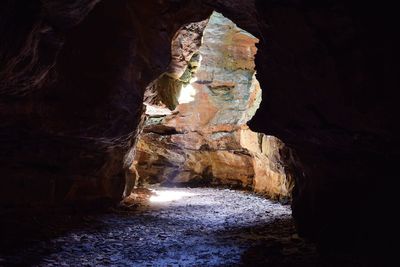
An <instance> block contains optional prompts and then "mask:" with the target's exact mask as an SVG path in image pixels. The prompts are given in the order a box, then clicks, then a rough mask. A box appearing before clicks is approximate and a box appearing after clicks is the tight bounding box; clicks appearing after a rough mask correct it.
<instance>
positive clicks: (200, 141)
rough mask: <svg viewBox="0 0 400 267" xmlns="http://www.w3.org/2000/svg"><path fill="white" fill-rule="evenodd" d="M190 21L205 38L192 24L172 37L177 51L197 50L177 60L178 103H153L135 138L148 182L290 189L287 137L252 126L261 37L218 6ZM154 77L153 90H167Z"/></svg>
mask: <svg viewBox="0 0 400 267" xmlns="http://www.w3.org/2000/svg"><path fill="white" fill-rule="evenodd" d="M204 26H205V27H204ZM191 27H192V28H195V29H201V30H202V42H201V43H196V42H195V45H193V44H191V43H190V42H191V41H192V38H191V35H188V37H186V38H185V36H184V33H185V32H186V29H181V31H183V33H180V32H179V31H178V33H177V34H176V37H175V39H174V40H173V41H172V44H173V46H172V48H173V49H174V48H180V50H178V51H173V53H172V54H173V55H175V58H182V59H184V58H188V56H187V55H191V59H190V60H187V62H188V63H185V64H183V65H184V66H185V69H182V68H181V67H180V68H177V67H176V66H177V65H178V64H177V63H176V62H175V60H172V62H171V65H172V67H170V69H179V70H180V71H175V73H177V74H179V75H177V76H176V77H175V79H172V78H170V79H171V82H170V84H175V87H179V86H180V87H181V90H176V91H175V92H176V95H175V97H176V99H177V100H176V101H177V102H178V105H177V106H176V109H175V110H174V111H173V112H169V114H168V112H165V110H166V109H165V108H163V106H162V105H161V106H160V105H159V106H155V105H147V109H148V110H147V115H148V119H147V122H146V124H145V128H144V132H143V134H142V135H141V136H140V139H139V142H138V145H137V153H138V154H137V162H138V163H137V170H138V172H139V176H141V178H142V179H144V180H148V181H150V182H162V183H168V184H175V185H177V184H191V185H229V186H236V187H239V188H248V189H253V188H254V190H255V191H256V192H259V193H263V194H266V195H268V196H270V197H273V198H281V197H290V192H291V189H292V182H291V181H292V178H291V176H290V174H289V173H287V172H286V171H285V166H284V165H285V164H284V161H283V158H282V157H281V153H282V152H283V150H284V144H283V143H282V142H281V141H280V140H279V139H277V138H274V137H272V136H265V135H264V134H257V133H254V132H252V131H251V130H250V129H248V127H247V126H246V123H247V121H249V120H250V119H251V117H252V116H253V115H254V113H255V112H256V110H257V108H258V106H259V104H260V101H261V89H260V86H259V83H258V81H257V79H256V76H255V74H256V73H255V65H254V57H255V54H256V51H257V49H256V47H255V44H256V43H257V42H258V39H257V38H255V37H254V36H252V35H251V34H249V33H248V32H245V31H243V30H242V29H240V28H238V27H237V26H236V25H235V24H234V23H233V22H232V21H230V20H229V19H227V18H225V17H224V16H223V15H222V14H220V13H217V12H214V13H213V14H212V15H211V17H210V18H209V19H208V20H206V21H202V22H199V23H198V24H195V23H192V24H191ZM193 47H197V49H193ZM186 50H187V51H186ZM178 53H182V54H183V55H182V56H179V55H177V54H178ZM183 62H186V61H183ZM194 65H195V66H196V67H195V68H193V66H194ZM178 66H179V65H178ZM170 76H171V75H170ZM185 81H186V83H185ZM155 84H156V85H154V84H152V85H151V87H150V88H148V90H150V91H153V90H154V89H153V88H154V87H157V88H158V90H161V91H162V90H166V91H169V90H168V89H169V88H170V86H165V83H163V81H162V80H160V79H158V80H156V81H155ZM169 92H171V91H169ZM168 101H169V99H167V102H168Z"/></svg>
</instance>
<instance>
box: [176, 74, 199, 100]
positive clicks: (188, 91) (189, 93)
mask: <svg viewBox="0 0 400 267" xmlns="http://www.w3.org/2000/svg"><path fill="white" fill-rule="evenodd" d="M196 80H197V78H196V77H195V78H192V79H191V80H190V83H189V84H187V85H185V86H182V89H181V93H180V95H179V97H178V103H179V104H184V103H190V102H193V101H194V96H195V95H196V90H195V89H194V87H193V85H192V84H193V83H194V82H195V81H196Z"/></svg>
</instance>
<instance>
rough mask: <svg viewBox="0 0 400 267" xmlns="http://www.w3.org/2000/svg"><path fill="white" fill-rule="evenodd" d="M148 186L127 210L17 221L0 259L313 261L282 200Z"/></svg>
mask: <svg viewBox="0 0 400 267" xmlns="http://www.w3.org/2000/svg"><path fill="white" fill-rule="evenodd" d="M156 190H157V191H158V192H159V197H158V198H156V199H154V202H153V201H151V202H149V203H148V204H146V205H141V206H139V207H138V208H136V209H135V210H133V211H132V210H130V211H125V210H123V211H121V210H111V211H108V212H106V213H100V214H97V213H96V214H89V215H76V216H64V217H63V216H61V215H54V216H50V217H48V218H47V220H46V223H44V222H43V221H40V220H39V219H35V218H30V219H31V220H32V221H29V220H28V222H29V223H26V224H29V225H23V222H20V224H21V229H20V230H18V229H16V230H15V231H16V233H17V234H16V235H15V234H14V235H13V234H12V231H11V232H9V233H8V234H7V233H6V234H5V236H4V235H3V237H5V238H3V240H2V244H1V248H2V251H0V266H2V265H4V266H8V265H33V266H238V265H239V266H240V265H242V266H254V265H258V266H264V265H268V266H314V265H316V264H317V261H318V259H317V256H316V255H317V253H316V250H315V247H314V246H313V245H311V244H310V243H308V242H306V241H304V240H302V239H300V238H299V237H298V236H297V234H296V232H295V229H294V226H293V222H292V218H291V210H290V206H288V205H282V204H279V203H276V202H273V201H270V200H268V199H265V198H262V197H259V196H256V195H254V194H251V193H248V192H242V191H234V190H229V189H210V188H194V189H190V188H158V189H156ZM171 197H172V198H173V199H172V200H171V199H168V198H171ZM49 218H50V219H49ZM22 221H23V220H22ZM9 223H12V222H9ZM26 233H29V234H26ZM15 238H17V239H18V240H17V241H18V242H19V243H18V242H17V241H16V240H14V239H15ZM17 244H18V245H17Z"/></svg>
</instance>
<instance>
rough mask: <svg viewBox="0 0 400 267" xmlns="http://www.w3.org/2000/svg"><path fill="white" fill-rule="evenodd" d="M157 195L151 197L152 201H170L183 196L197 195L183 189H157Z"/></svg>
mask: <svg viewBox="0 0 400 267" xmlns="http://www.w3.org/2000/svg"><path fill="white" fill-rule="evenodd" d="M155 193H156V195H153V196H151V197H150V201H151V202H169V201H174V200H179V199H181V198H183V197H190V196H195V195H196V194H194V193H189V192H182V191H157V190H156V191H155Z"/></svg>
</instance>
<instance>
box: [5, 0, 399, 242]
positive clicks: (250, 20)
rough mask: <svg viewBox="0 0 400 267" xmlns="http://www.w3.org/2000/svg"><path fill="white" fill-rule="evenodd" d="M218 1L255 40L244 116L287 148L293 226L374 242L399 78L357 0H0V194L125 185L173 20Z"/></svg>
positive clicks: (386, 37) (17, 198) (192, 16)
mask: <svg viewBox="0 0 400 267" xmlns="http://www.w3.org/2000/svg"><path fill="white" fill-rule="evenodd" d="M139 2H140V3H139ZM213 9H215V10H217V11H218V12H221V13H223V14H224V15H225V16H226V17H228V18H231V19H233V20H234V21H235V23H236V24H238V26H239V27H241V28H243V29H245V30H246V31H248V32H250V33H252V34H254V35H255V36H256V37H257V38H259V39H260V44H259V45H258V49H259V50H258V57H257V59H256V65H257V72H258V74H257V78H258V80H259V81H260V83H261V86H262V87H263V89H264V91H263V99H264V101H263V103H262V104H261V107H260V109H259V111H258V112H257V114H256V116H255V117H254V118H253V120H252V122H251V124H250V126H251V127H252V129H253V130H255V131H258V132H263V133H266V134H271V135H275V136H277V137H279V138H281V139H282V140H283V141H284V142H285V143H286V144H288V145H289V146H291V147H292V148H294V149H295V151H296V154H297V157H298V158H299V161H298V162H299V166H298V170H299V171H298V175H297V176H296V179H297V181H296V182H297V183H296V188H295V191H294V195H293V197H294V203H293V214H294V217H295V219H296V222H297V225H298V229H299V230H300V233H302V234H303V235H306V236H308V237H312V238H314V240H319V241H320V243H321V244H323V243H327V244H334V243H335V242H331V241H334V240H336V241H343V240H359V241H360V240H361V241H363V242H364V241H365V242H364V244H370V243H371V242H367V241H371V240H373V239H374V238H376V237H377V236H378V234H379V233H380V231H382V228H381V227H379V226H380V225H382V223H381V222H379V220H378V219H377V216H375V217H372V218H369V214H370V211H371V210H379V209H381V208H382V206H381V205H380V202H379V201H374V200H375V199H378V200H381V199H383V198H385V196H390V195H391V194H389V193H387V192H386V191H388V189H389V187H391V186H390V182H388V181H390V180H388V178H393V179H394V178H395V176H394V174H392V172H393V171H395V166H396V162H397V159H398V158H399V155H398V152H396V151H398V149H397V142H396V141H395V138H396V137H397V131H396V123H395V122H396V120H395V118H394V116H395V114H396V112H395V107H396V104H395V103H396V98H395V97H392V92H393V90H394V88H396V85H398V78H396V77H398V76H396V75H394V74H395V72H394V71H393V70H394V66H395V65H396V64H397V63H396V61H395V60H394V58H393V57H392V56H390V55H392V54H394V53H392V52H393V50H394V46H393V44H392V42H391V40H392V38H393V35H392V34H387V28H386V24H384V23H385V19H384V18H383V16H382V14H380V13H379V12H378V11H377V10H376V9H377V6H376V4H368V3H366V2H364V3H363V4H362V6H361V5H359V4H358V3H357V2H356V1H354V2H353V1H326V2H323V3H321V2H320V1H306V0H303V1H297V0H296V1H295V0H293V1H291V0H286V1H263V0H255V1H229V0H217V1H207V0H204V1H198V0H192V1H186V0H169V1H167V0H164V1H163V0H161V1H145V2H144V1H128V0H126V1H123V0H121V1H110V0H108V1H107V0H104V1H90V0H75V1H30V2H29V3H25V2H24V3H22V2H20V1H11V0H10V1H3V2H2V3H1V4H0V33H1V37H2V40H1V42H0V77H1V79H0V80H1V84H0V94H1V98H0V111H1V112H0V116H1V117H0V137H1V138H0V146H1V149H0V163H1V179H0V195H1V197H0V198H1V203H9V204H10V203H11V204H12V203H14V204H15V203H16V202H24V203H27V202H28V203H31V202H32V201H33V200H42V201H45V202H48V201H63V200H65V199H67V196H75V197H79V196H83V195H84V196H86V195H88V193H86V191H85V190H84V188H86V189H87V190H88V191H89V192H91V193H90V194H89V195H92V196H102V197H104V196H108V197H109V196H113V197H115V198H116V197H117V196H118V195H120V194H121V193H122V189H123V185H122V184H123V177H122V174H121V168H122V166H123V165H124V161H127V162H128V163H129V161H130V160H131V158H132V155H131V154H132V153H128V152H131V146H132V143H133V142H132V141H133V137H134V136H135V130H136V125H137V124H138V121H139V119H140V111H141V108H142V106H141V100H142V99H141V97H142V94H143V90H144V88H145V86H146V85H147V84H148V83H149V82H150V81H152V80H154V79H155V78H156V77H157V76H158V75H159V74H160V73H162V72H163V71H165V68H166V66H167V65H168V63H169V58H170V54H169V47H170V41H171V39H172V37H173V34H174V33H175V32H176V30H177V29H178V28H179V27H181V26H182V25H183V24H184V23H187V22H193V21H200V20H202V19H205V18H206V17H207V16H208V15H209V14H210V13H211V11H212V10H213ZM127 155H128V156H127ZM129 155H130V156H129ZM127 162H125V164H126V163H127ZM394 173H395V172H394ZM73 188H75V189H73ZM83 192H85V193H83ZM389 202H390V201H389ZM349 203H351V204H349ZM378 203H379V204H378ZM377 228H379V229H380V230H377ZM342 243H343V242H342ZM346 244H349V245H352V243H351V242H346ZM365 246H366V245H365Z"/></svg>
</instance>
